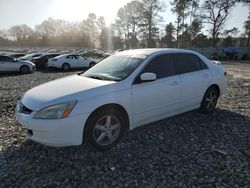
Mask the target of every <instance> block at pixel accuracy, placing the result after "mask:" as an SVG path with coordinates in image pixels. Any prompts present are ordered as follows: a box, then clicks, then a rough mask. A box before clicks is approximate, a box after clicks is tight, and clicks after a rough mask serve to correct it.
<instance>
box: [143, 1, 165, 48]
mask: <svg viewBox="0 0 250 188" xmlns="http://www.w3.org/2000/svg"><path fill="white" fill-rule="evenodd" d="M143 5H144V10H143V16H142V24H141V25H140V26H141V31H142V32H143V33H142V34H143V38H144V40H145V43H146V44H145V45H146V47H148V48H151V47H155V46H156V41H155V40H156V39H157V37H158V30H159V29H158V27H157V25H158V24H159V22H160V21H161V20H162V17H161V16H160V15H159V12H160V11H162V10H163V8H164V6H165V4H164V3H163V2H162V1H160V0H143Z"/></svg>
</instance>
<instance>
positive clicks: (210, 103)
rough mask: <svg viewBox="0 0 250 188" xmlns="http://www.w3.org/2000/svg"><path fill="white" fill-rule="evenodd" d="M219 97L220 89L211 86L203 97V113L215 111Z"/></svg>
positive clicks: (201, 108)
mask: <svg viewBox="0 0 250 188" xmlns="http://www.w3.org/2000/svg"><path fill="white" fill-rule="evenodd" d="M218 98H219V91H218V90H217V88H215V87H209V88H208V89H207V91H206V93H205V95H204V97H203V100H202V103H201V107H200V110H201V112H203V113H205V114H206V113H210V112H213V111H214V109H215V107H216V104H217V101H218Z"/></svg>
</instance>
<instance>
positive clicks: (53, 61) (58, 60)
mask: <svg viewBox="0 0 250 188" xmlns="http://www.w3.org/2000/svg"><path fill="white" fill-rule="evenodd" d="M47 65H48V68H58V69H62V70H64V71H68V70H70V69H71V68H89V67H93V66H94V65H95V62H94V61H92V60H90V59H88V58H85V57H82V56H80V55H73V54H63V55H59V56H57V57H54V58H50V59H49V60H48V63H47Z"/></svg>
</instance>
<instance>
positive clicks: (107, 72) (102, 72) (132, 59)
mask: <svg viewBox="0 0 250 188" xmlns="http://www.w3.org/2000/svg"><path fill="white" fill-rule="evenodd" d="M144 59H145V57H136V56H127V55H113V56H110V57H108V58H106V59H104V60H102V61H101V62H99V63H98V64H96V65H95V66H94V67H92V68H91V69H89V70H88V71H86V72H85V73H83V74H82V76H85V77H89V78H94V79H100V80H112V81H120V80H123V79H125V78H126V77H128V76H129V75H130V74H131V73H132V72H133V71H134V70H135V69H136V67H137V66H138V65H139V64H140V63H141V62H142V61H143V60H144Z"/></svg>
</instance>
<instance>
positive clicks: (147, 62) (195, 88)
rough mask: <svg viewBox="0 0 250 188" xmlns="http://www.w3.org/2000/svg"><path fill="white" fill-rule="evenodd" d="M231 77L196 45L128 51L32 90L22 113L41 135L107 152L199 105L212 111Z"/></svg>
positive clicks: (43, 139) (54, 142)
mask: <svg viewBox="0 0 250 188" xmlns="http://www.w3.org/2000/svg"><path fill="white" fill-rule="evenodd" d="M225 76H226V72H225V70H224V68H223V66H222V65H221V64H220V63H218V62H217V63H216V62H212V61H210V60H208V59H207V58H206V57H204V56H203V55H201V54H199V53H196V52H193V51H187V50H177V49H143V50H129V51H123V52H119V53H116V54H115V55H112V56H110V57H108V58H106V59H104V60H102V61H101V62H99V63H98V64H97V65H95V66H94V67H92V68H91V69H89V70H88V71H86V72H85V73H82V74H77V75H72V76H69V77H65V78H61V79H58V80H55V81H51V82H48V83H46V84H42V85H40V86H37V87H35V88H33V89H31V90H29V91H27V92H26V93H25V94H24V96H23V97H22V99H21V101H20V102H18V104H17V107H16V117H17V120H18V121H19V122H20V123H21V124H22V125H23V127H25V128H26V129H28V131H27V137H28V138H29V139H31V140H34V141H36V142H40V143H42V144H45V145H50V146H70V145H80V144H82V143H83V141H85V142H86V143H87V144H88V145H90V146H92V147H93V148H95V149H96V150H99V151H104V150H107V149H110V148H111V147H113V146H114V145H116V144H117V143H118V142H119V141H120V139H121V138H122V136H123V135H124V133H125V132H126V131H127V130H131V129H134V128H136V127H138V126H141V125H144V124H148V123H151V122H154V121H157V120H160V119H163V118H167V117H170V116H173V115H176V114H180V113H183V112H186V111H190V110H193V109H197V108H200V110H201V111H202V112H204V113H209V112H212V111H213V110H214V109H215V106H216V103H217V100H218V98H219V96H221V95H222V94H223V93H224V92H225V90H226V86H227V80H226V77H225ZM173 139H174V138H173Z"/></svg>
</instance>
